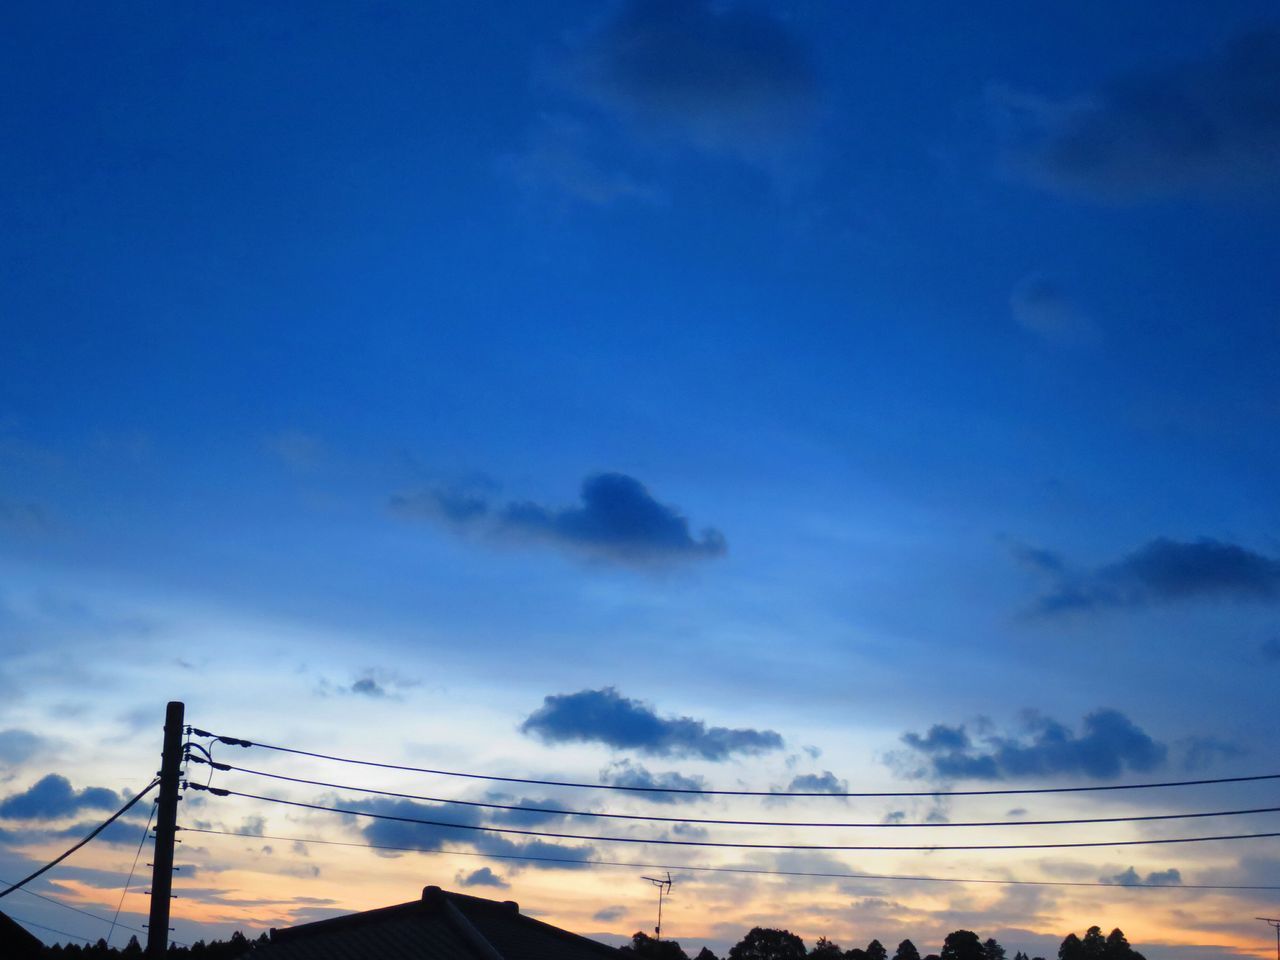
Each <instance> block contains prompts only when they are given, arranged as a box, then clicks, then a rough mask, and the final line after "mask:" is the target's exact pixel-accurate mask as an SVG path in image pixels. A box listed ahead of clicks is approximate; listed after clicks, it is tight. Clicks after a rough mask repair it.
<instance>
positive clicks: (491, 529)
mask: <svg viewBox="0 0 1280 960" xmlns="http://www.w3.org/2000/svg"><path fill="white" fill-rule="evenodd" d="M581 498H582V503H581V505H580V506H573V507H547V506H543V505H542V504H538V503H534V502H532V501H528V500H524V501H512V502H509V503H507V504H505V505H497V504H493V503H490V502H489V500H488V498H487V497H485V496H484V495H482V494H479V493H476V492H472V491H466V490H461V491H459V490H448V489H440V490H432V491H428V492H426V493H422V494H418V495H415V496H400V497H395V498H393V499H392V508H393V509H395V510H397V511H398V512H401V513H404V514H407V515H412V516H426V517H429V518H432V519H436V520H440V521H443V522H445V523H446V524H448V525H449V526H451V527H453V528H454V529H457V530H475V531H479V532H482V533H487V534H489V535H490V536H493V537H497V538H499V539H503V540H507V541H516V542H533V543H538V542H541V543H549V544H552V545H554V546H559V547H562V548H566V549H570V550H574V551H577V552H580V553H584V554H587V555H589V556H592V557H595V558H598V559H604V560H610V561H614V562H618V563H630V564H660V563H666V562H671V561H677V560H691V559H702V558H707V557H716V556H720V555H721V554H723V553H724V552H725V548H726V544H725V539H724V535H723V534H721V533H720V532H719V531H718V530H714V529H710V528H708V529H705V530H703V531H702V532H701V533H700V534H699V536H698V537H696V538H695V537H694V536H693V535H692V534H691V533H690V531H689V521H688V520H687V519H686V518H685V517H684V516H683V515H681V513H680V512H679V511H678V510H677V509H676V508H675V507H673V506H670V505H668V504H664V503H659V502H658V501H657V500H655V499H654V498H653V497H652V495H650V493H649V491H648V489H646V488H645V486H644V484H642V483H640V481H639V480H636V479H635V478H634V477H629V476H627V475H626V474H622V473H598V474H595V475H593V476H590V477H588V478H587V479H586V480H585V481H583V484H582V491H581Z"/></svg>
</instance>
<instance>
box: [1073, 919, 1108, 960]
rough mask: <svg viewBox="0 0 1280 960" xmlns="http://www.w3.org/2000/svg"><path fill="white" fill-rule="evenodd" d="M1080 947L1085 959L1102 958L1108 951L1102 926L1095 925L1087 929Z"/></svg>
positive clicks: (1095, 959) (1099, 959)
mask: <svg viewBox="0 0 1280 960" xmlns="http://www.w3.org/2000/svg"><path fill="white" fill-rule="evenodd" d="M1080 949H1081V951H1082V953H1083V954H1084V958H1085V960H1102V955H1103V954H1104V953H1106V951H1107V940H1106V938H1105V937H1104V936H1103V935H1102V928H1101V927H1096V926H1095V927H1090V928H1089V929H1088V930H1086V931H1085V932H1084V939H1083V940H1081V941H1080Z"/></svg>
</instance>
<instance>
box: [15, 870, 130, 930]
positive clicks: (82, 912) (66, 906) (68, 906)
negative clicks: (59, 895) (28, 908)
mask: <svg viewBox="0 0 1280 960" xmlns="http://www.w3.org/2000/svg"><path fill="white" fill-rule="evenodd" d="M8 882H9V881H8V880H4V879H0V883H8ZM19 892H20V893H25V894H26V895H27V896H29V897H39V898H40V899H41V900H44V901H46V902H48V903H52V904H53V905H54V906H57V907H62V908H63V909H64V910H71V911H72V912H74V913H78V914H80V915H81V916H85V917H89V918H90V919H92V920H98V921H100V922H102V923H111V922H112V921H110V920H108V919H107V918H106V917H100V916H98V915H97V914H96V913H90V912H89V911H88V910H81V909H80V908H79V907H73V906H72V905H71V904H69V903H66V902H64V901H62V900H57V899H55V898H53V897H46V896H45V895H44V894H43V893H36V892H35V891H34V890H27V889H25V888H23V889H22V890H21V891H19ZM116 926H118V927H119V928H120V929H122V930H129V931H131V932H133V933H142V934H145V933H146V932H147V931H145V930H142V929H139V928H138V927H131V926H128V925H127V924H123V923H117V924H116Z"/></svg>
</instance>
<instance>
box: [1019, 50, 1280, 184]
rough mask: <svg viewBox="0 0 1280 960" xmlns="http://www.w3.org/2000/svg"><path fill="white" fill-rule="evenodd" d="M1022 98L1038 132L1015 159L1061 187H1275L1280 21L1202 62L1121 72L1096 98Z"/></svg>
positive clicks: (1279, 159) (1279, 160)
mask: <svg viewBox="0 0 1280 960" xmlns="http://www.w3.org/2000/svg"><path fill="white" fill-rule="evenodd" d="M1021 100H1022V106H1023V107H1024V111H1023V112H1025V113H1027V114H1029V115H1030V119H1031V122H1032V123H1033V124H1034V125H1035V127H1037V128H1038V129H1037V131H1036V133H1035V135H1034V136H1033V137H1032V142H1031V143H1030V145H1028V146H1027V147H1026V148H1025V149H1024V150H1023V151H1022V152H1021V153H1020V154H1019V156H1018V157H1017V158H1016V160H1015V162H1016V164H1017V166H1018V167H1020V168H1021V169H1022V170H1023V171H1024V172H1025V173H1027V174H1028V175H1029V176H1030V177H1031V178H1032V179H1033V180H1036V181H1038V182H1040V183H1042V184H1044V185H1046V186H1048V187H1051V188H1053V189H1055V190H1059V191H1061V192H1065V193H1071V194H1084V195H1087V196H1092V197H1095V198H1098V199H1104V200H1120V199H1145V198H1153V197H1159V196H1165V195H1171V194H1176V193H1181V192H1186V191H1190V190H1202V191H1203V190H1208V191H1222V192H1249V193H1250V194H1252V195H1257V194H1258V193H1259V192H1267V193H1270V194H1272V195H1274V194H1275V192H1276V189H1275V188H1276V185H1277V179H1276V170H1277V168H1278V167H1280V28H1278V27H1276V26H1273V25H1269V26H1266V27H1261V28H1258V29H1254V30H1252V31H1248V32H1245V33H1242V34H1240V35H1238V36H1236V37H1235V38H1234V39H1233V40H1232V41H1231V42H1230V43H1228V44H1226V45H1225V46H1224V47H1222V48H1221V49H1219V50H1216V51H1214V52H1212V53H1210V54H1209V55H1207V56H1205V57H1203V58H1201V59H1199V60H1188V61H1184V62H1181V63H1173V64H1169V65H1167V66H1164V67H1160V68H1156V69H1153V70H1149V71H1147V72H1145V73H1133V74H1130V75H1128V76H1124V77H1120V78H1117V79H1116V80H1114V81H1112V82H1110V83H1108V84H1106V85H1105V86H1104V87H1102V88H1101V89H1100V90H1099V91H1098V92H1097V93H1095V94H1094V95H1092V96H1087V97H1083V98H1078V99H1075V100H1071V101H1067V102H1063V103H1051V102H1043V101H1042V102H1036V103H1032V102H1031V101H1030V98H1021Z"/></svg>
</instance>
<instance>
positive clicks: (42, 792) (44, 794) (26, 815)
mask: <svg viewBox="0 0 1280 960" xmlns="http://www.w3.org/2000/svg"><path fill="white" fill-rule="evenodd" d="M122 802H123V800H122V799H121V796H120V794H119V793H117V792H116V791H115V790H108V789H107V788H106V787H85V788H84V789H83V790H76V789H75V788H74V787H72V786H71V781H70V780H68V779H67V778H66V777H64V776H61V775H60V774H56V773H51V774H49V775H48V776H47V777H44V778H42V779H41V780H39V781H38V782H37V783H36V784H34V785H33V786H32V787H31V788H30V789H28V790H25V791H23V792H22V793H13V794H10V795H9V796H7V797H5V798H4V800H0V817H5V818H7V819H12V820H55V819H57V818H59V817H66V816H70V815H72V814H75V813H79V812H80V811H81V810H114V809H115V808H116V807H118V806H120V805H121V803H122Z"/></svg>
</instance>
